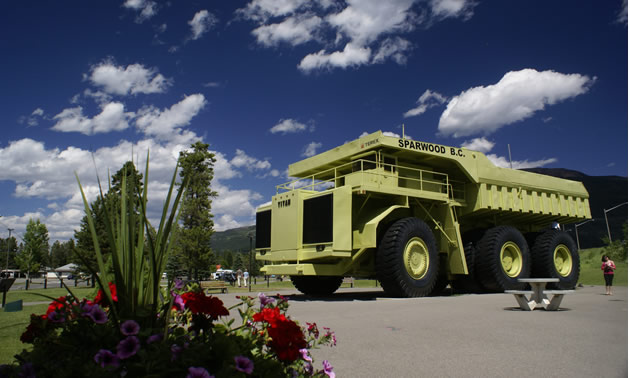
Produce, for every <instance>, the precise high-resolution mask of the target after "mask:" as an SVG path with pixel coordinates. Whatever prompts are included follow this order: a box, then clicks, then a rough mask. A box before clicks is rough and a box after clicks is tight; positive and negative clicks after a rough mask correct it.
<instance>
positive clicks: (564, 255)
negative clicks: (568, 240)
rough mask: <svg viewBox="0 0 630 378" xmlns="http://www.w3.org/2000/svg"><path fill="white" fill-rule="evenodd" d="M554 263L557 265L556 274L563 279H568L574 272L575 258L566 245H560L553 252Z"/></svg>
mask: <svg viewBox="0 0 630 378" xmlns="http://www.w3.org/2000/svg"><path fill="white" fill-rule="evenodd" d="M553 262H554V264H555V265H556V272H558V274H559V275H560V276H562V277H567V276H569V275H570V274H571V270H573V258H572V257H571V251H570V250H569V248H568V247H567V246H566V245H564V244H558V246H557V247H556V249H555V250H554V251H553Z"/></svg>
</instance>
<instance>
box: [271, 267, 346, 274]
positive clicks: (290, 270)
mask: <svg viewBox="0 0 630 378" xmlns="http://www.w3.org/2000/svg"><path fill="white" fill-rule="evenodd" d="M260 271H261V272H263V273H264V274H266V275H271V274H275V275H283V276H342V275H344V273H345V272H344V271H343V270H342V269H341V267H340V266H339V265H336V264H274V265H265V266H264V267H262V268H261V269H260Z"/></svg>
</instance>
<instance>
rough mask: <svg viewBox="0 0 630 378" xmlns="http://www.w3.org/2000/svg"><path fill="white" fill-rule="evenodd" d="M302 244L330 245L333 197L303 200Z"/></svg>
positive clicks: (330, 195)
mask: <svg viewBox="0 0 630 378" xmlns="http://www.w3.org/2000/svg"><path fill="white" fill-rule="evenodd" d="M303 214H304V219H303V222H302V225H303V226H302V227H303V229H302V243H304V244H315V243H332V241H333V195H332V193H331V194H327V195H324V196H319V197H315V198H309V199H306V200H304V213H303Z"/></svg>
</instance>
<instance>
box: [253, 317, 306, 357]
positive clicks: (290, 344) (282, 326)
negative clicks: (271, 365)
mask: <svg viewBox="0 0 630 378" xmlns="http://www.w3.org/2000/svg"><path fill="white" fill-rule="evenodd" d="M253 320H254V321H255V322H266V323H268V324H269V327H268V328H267V332H268V333H269V337H271V347H272V348H273V350H274V351H275V352H276V355H277V356H278V358H279V359H280V360H283V361H295V360H297V359H298V358H299V357H300V349H302V348H306V340H305V339H304V333H303V332H302V329H301V328H300V326H298V325H297V324H296V323H295V322H294V321H292V320H290V319H287V317H286V316H284V314H281V313H280V309H279V308H277V307H274V308H263V309H262V311H260V312H258V313H256V314H254V316H253Z"/></svg>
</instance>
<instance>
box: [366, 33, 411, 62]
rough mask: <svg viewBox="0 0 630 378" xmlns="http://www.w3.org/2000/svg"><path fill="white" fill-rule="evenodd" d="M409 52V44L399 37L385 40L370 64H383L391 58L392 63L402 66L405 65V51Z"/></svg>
mask: <svg viewBox="0 0 630 378" xmlns="http://www.w3.org/2000/svg"><path fill="white" fill-rule="evenodd" d="M409 50H411V42H409V41H407V40H405V39H402V38H400V37H395V38H387V39H385V40H384V41H383V42H382V43H381V46H380V47H379V49H378V51H377V52H376V54H374V57H373V58H372V63H383V62H385V60H387V59H388V58H392V59H393V60H394V62H396V63H398V64H400V65H403V64H406V63H407V55H406V53H407V51H409Z"/></svg>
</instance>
